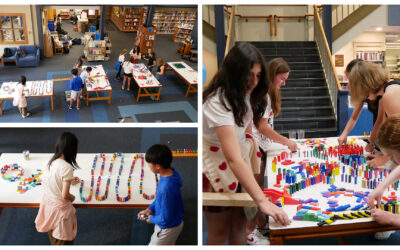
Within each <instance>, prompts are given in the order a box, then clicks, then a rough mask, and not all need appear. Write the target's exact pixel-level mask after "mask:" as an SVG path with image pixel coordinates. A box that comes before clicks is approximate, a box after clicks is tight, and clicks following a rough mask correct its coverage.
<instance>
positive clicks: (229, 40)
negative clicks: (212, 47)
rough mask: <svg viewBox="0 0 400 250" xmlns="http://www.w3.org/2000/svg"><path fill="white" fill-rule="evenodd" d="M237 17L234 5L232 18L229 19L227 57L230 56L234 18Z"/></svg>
mask: <svg viewBox="0 0 400 250" xmlns="http://www.w3.org/2000/svg"><path fill="white" fill-rule="evenodd" d="M234 17H235V5H232V11H231V16H230V18H229V27H228V37H227V39H226V45H225V56H226V55H227V54H228V51H229V50H230V46H229V45H230V44H231V38H232V26H233V18H234Z"/></svg>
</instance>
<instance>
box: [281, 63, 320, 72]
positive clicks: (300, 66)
mask: <svg viewBox="0 0 400 250" xmlns="http://www.w3.org/2000/svg"><path fill="white" fill-rule="evenodd" d="M288 64H289V67H290V69H291V70H292V71H293V70H313V69H322V66H321V63H320V62H289V63H288Z"/></svg>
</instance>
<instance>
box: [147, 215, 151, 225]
mask: <svg viewBox="0 0 400 250" xmlns="http://www.w3.org/2000/svg"><path fill="white" fill-rule="evenodd" d="M150 217H151V215H149V217H147V220H146V222H147V223H149V224H151V222H150Z"/></svg>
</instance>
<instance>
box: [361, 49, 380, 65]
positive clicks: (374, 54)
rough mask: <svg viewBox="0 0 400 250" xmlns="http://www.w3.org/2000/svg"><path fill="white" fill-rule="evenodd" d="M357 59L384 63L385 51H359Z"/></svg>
mask: <svg viewBox="0 0 400 250" xmlns="http://www.w3.org/2000/svg"><path fill="white" fill-rule="evenodd" d="M356 58H357V59H362V60H364V61H368V62H375V63H383V61H384V59H385V52H384V51H357V52H356Z"/></svg>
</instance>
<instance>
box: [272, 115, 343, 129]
mask: <svg viewBox="0 0 400 250" xmlns="http://www.w3.org/2000/svg"><path fill="white" fill-rule="evenodd" d="M335 126H336V119H335V117H334V116H320V117H295V118H276V119H275V120H274V129H276V130H292V129H317V128H318V129H319V128H332V127H335Z"/></svg>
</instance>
